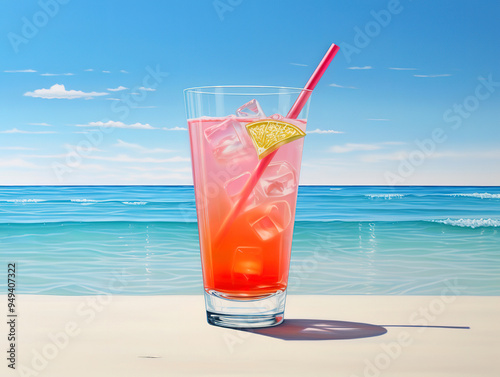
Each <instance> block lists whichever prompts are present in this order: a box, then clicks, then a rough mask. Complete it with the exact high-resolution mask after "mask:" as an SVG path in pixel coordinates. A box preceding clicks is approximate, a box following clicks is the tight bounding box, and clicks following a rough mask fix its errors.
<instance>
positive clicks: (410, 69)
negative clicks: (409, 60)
mask: <svg viewBox="0 0 500 377" xmlns="http://www.w3.org/2000/svg"><path fill="white" fill-rule="evenodd" d="M389 69H392V70H394V71H417V70H418V68H398V67H389Z"/></svg>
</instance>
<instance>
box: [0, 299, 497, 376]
mask: <svg viewBox="0 0 500 377" xmlns="http://www.w3.org/2000/svg"><path fill="white" fill-rule="evenodd" d="M2 301H3V302H4V303H5V304H6V302H7V299H6V297H5V295H3V296H2ZM17 313H18V317H17V323H16V330H17V335H18V338H17V352H16V354H17V355H16V357H17V360H16V368H17V370H16V371H14V370H11V369H9V368H8V367H7V365H6V364H7V363H8V362H7V361H6V360H5V358H4V362H3V363H4V365H3V366H2V367H1V369H0V370H1V373H0V375H1V376H15V375H21V376H47V377H80V376H94V377H99V376H120V377H128V376H151V377H153V376H349V377H354V376H367V377H376V376H398V377H400V376H408V377H409V376H412V377H413V376H415V377H416V376H419V377H420V376H454V377H457V376H464V377H465V376H467V377H471V376H492V377H493V376H499V375H500V357H499V351H500V323H499V320H498V319H499V318H500V297H470V296H447V297H440V296H293V295H292V296H289V297H288V300H287V309H286V315H285V318H286V319H285V324H284V325H282V326H280V327H276V328H273V329H271V330H266V331H261V332H260V333H249V332H243V331H236V330H231V329H223V328H217V327H213V326H210V325H208V324H207V323H206V319H205V311H204V302H203V297H202V296H109V297H106V296H102V297H100V298H98V297H96V296H33V295H18V296H17ZM305 320H311V321H309V322H308V321H305ZM286 321H288V322H286ZM328 321H335V322H328ZM2 322H3V323H4V324H3V327H2V329H3V334H2V338H3V339H4V341H3V343H2V344H3V346H2V348H3V349H5V348H6V345H7V344H6V343H7V341H6V337H4V336H3V335H4V334H5V335H7V332H8V329H7V326H6V321H2ZM367 325H377V326H367ZM409 325H411V326H414V327H400V326H409ZM415 326H417V327H415ZM421 326H428V327H421ZM466 327H470V328H466ZM373 335H376V336H373ZM283 338H299V339H301V340H283ZM311 338H326V340H325V339H323V340H310V339H311ZM339 338H343V339H339ZM4 352H5V351H4Z"/></svg>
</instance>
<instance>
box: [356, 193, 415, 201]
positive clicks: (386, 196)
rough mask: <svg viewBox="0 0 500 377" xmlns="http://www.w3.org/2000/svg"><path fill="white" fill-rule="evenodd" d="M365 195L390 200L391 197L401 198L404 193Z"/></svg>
mask: <svg viewBox="0 0 500 377" xmlns="http://www.w3.org/2000/svg"><path fill="white" fill-rule="evenodd" d="M365 196H366V197H368V198H370V199H387V200H391V199H401V198H403V197H405V196H406V195H404V194H367V195H365Z"/></svg>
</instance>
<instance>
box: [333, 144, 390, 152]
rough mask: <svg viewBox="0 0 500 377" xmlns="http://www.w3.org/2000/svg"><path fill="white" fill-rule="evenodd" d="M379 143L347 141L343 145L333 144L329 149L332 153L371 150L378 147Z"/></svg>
mask: <svg viewBox="0 0 500 377" xmlns="http://www.w3.org/2000/svg"><path fill="white" fill-rule="evenodd" d="M380 148H381V147H380V145H377V144H353V143H347V144H344V145H334V146H333V147H331V148H330V151H331V152H333V153H347V152H355V151H373V150H376V149H380Z"/></svg>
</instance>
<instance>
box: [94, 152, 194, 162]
mask: <svg viewBox="0 0 500 377" xmlns="http://www.w3.org/2000/svg"><path fill="white" fill-rule="evenodd" d="M85 158H88V159H91V160H100V161H111V162H128V163H130V162H132V163H138V162H140V163H152V164H163V163H166V162H190V161H191V159H189V158H187V157H180V156H175V157H170V158H153V157H130V156H128V155H126V154H119V155H117V156H111V157H106V156H86V157H85Z"/></svg>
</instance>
